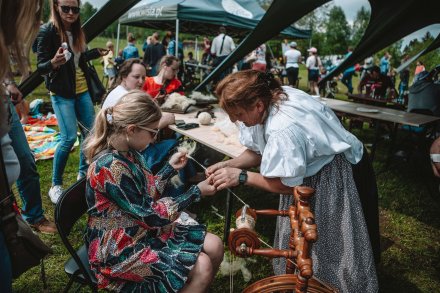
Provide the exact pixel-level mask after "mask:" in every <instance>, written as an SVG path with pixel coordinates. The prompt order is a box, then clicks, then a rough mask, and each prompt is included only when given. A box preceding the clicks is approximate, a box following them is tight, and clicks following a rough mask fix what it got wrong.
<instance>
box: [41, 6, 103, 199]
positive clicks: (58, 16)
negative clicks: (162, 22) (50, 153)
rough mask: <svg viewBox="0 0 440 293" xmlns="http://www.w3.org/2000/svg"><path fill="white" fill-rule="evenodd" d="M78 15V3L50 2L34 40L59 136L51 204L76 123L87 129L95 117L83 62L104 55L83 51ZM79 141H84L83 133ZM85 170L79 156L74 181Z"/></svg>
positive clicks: (100, 51)
mask: <svg viewBox="0 0 440 293" xmlns="http://www.w3.org/2000/svg"><path fill="white" fill-rule="evenodd" d="M79 12H80V1H79V0H52V2H51V16H50V20H49V22H48V23H46V24H44V25H42V26H41V28H40V32H39V34H38V37H37V40H36V41H37V57H38V58H37V59H38V60H37V62H38V71H39V72H40V74H41V75H43V76H44V78H45V83H46V88H47V89H48V90H49V91H50V96H51V100H52V106H53V108H54V111H55V114H56V116H57V119H58V125H59V129H60V134H61V143H60V144H59V145H58V147H57V149H56V151H55V156H54V160H53V175H52V187H51V189H50V190H49V197H50V199H51V201H52V202H53V203H56V202H57V201H58V198H59V196H60V195H61V193H62V192H63V189H62V184H63V173H64V169H65V167H66V163H67V159H68V157H69V153H70V151H71V149H72V147H73V144H74V143H75V141H76V139H77V121H79V122H81V123H82V124H83V125H84V126H85V127H86V128H88V129H90V128H92V125H93V119H94V115H95V114H94V109H93V103H92V99H91V97H90V94H89V92H88V86H89V84H90V81H89V75H88V73H87V61H89V60H91V59H95V58H98V57H100V56H103V55H105V54H107V52H108V51H107V50H104V49H93V50H90V51H88V50H87V48H86V37H85V34H84V32H83V31H82V29H81V21H80V18H79ZM81 138H82V139H83V138H84V133H82V134H81ZM87 167H88V165H87V163H86V160H85V158H84V155H83V154H82V152H81V155H80V163H79V172H78V178H81V177H83V176H85V173H86V171H87Z"/></svg>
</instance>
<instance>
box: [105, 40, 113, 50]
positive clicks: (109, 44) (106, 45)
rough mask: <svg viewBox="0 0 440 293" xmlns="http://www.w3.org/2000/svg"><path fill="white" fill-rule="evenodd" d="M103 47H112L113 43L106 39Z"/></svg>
mask: <svg viewBox="0 0 440 293" xmlns="http://www.w3.org/2000/svg"><path fill="white" fill-rule="evenodd" d="M105 47H106V48H107V49H108V48H113V47H114V46H113V43H112V41H107V43H105Z"/></svg>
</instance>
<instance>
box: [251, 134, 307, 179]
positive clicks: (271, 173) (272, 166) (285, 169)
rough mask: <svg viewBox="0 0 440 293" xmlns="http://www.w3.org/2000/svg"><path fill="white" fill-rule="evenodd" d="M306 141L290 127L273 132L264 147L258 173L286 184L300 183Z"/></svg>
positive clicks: (303, 166)
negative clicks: (278, 179)
mask: <svg viewBox="0 0 440 293" xmlns="http://www.w3.org/2000/svg"><path fill="white" fill-rule="evenodd" d="M306 141H307V140H306V139H305V138H304V137H303V135H302V134H301V133H300V132H297V131H294V130H293V129H292V128H286V129H283V130H280V131H278V132H276V133H273V134H272V135H271V136H270V137H269V139H268V141H267V144H266V147H265V148H264V152H263V156H262V159H261V166H260V173H261V174H262V175H263V176H265V177H269V178H280V179H281V182H282V183H283V184H284V185H286V186H295V185H300V184H302V182H303V179H304V177H305V174H306V166H307V153H306V145H305V142H306Z"/></svg>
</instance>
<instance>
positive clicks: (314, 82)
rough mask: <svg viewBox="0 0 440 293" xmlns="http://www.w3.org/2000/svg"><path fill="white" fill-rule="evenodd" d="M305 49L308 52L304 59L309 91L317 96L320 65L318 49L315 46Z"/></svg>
mask: <svg viewBox="0 0 440 293" xmlns="http://www.w3.org/2000/svg"><path fill="white" fill-rule="evenodd" d="M307 51H308V52H309V57H308V58H307V60H306V67H307V70H308V79H309V89H310V93H311V94H312V95H317V96H319V88H318V80H319V68H321V66H322V62H321V58H319V56H318V50H317V49H316V48H315V47H312V48H310V49H308V50H307Z"/></svg>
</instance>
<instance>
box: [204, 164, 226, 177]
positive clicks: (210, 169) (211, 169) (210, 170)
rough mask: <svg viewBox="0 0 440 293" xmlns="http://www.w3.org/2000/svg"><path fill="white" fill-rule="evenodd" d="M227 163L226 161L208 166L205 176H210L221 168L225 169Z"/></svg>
mask: <svg viewBox="0 0 440 293" xmlns="http://www.w3.org/2000/svg"><path fill="white" fill-rule="evenodd" d="M227 162H228V161H222V162H218V163H216V164H214V165H211V166H209V167H208V168H206V170H205V174H206V176H210V175H211V174H214V172H215V171H217V170H218V169H222V168H225V167H227Z"/></svg>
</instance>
